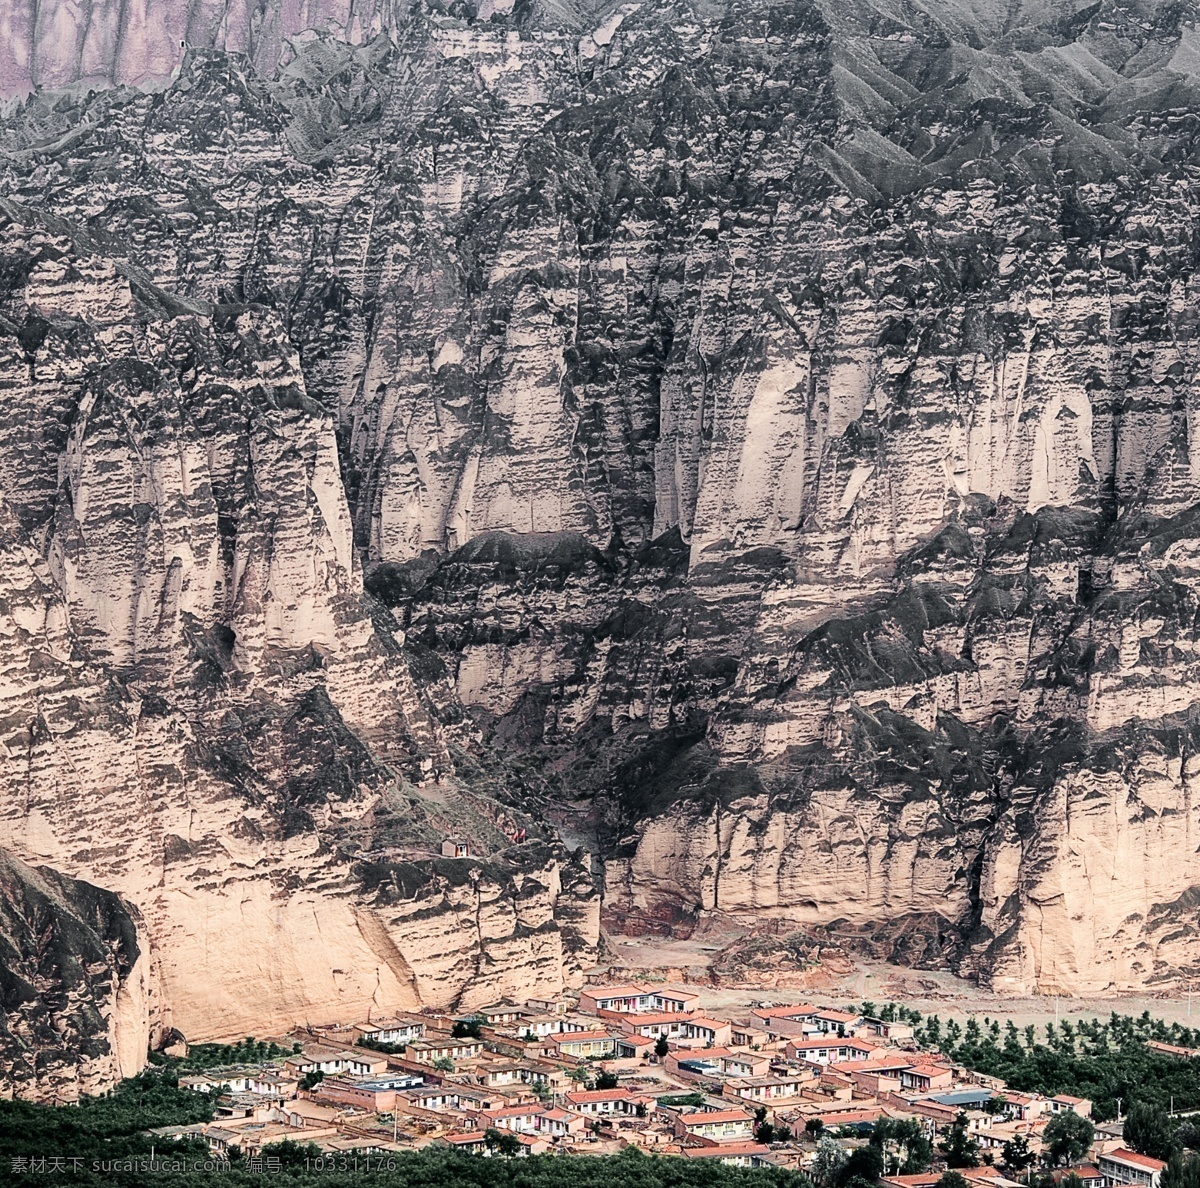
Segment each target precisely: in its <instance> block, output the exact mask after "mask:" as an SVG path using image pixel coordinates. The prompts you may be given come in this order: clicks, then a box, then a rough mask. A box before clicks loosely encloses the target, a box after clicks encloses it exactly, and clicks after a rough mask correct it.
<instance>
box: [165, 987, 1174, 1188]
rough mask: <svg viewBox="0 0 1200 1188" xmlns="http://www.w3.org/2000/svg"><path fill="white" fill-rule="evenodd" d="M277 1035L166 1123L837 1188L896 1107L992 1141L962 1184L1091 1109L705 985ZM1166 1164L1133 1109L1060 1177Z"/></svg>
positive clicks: (837, 1013) (938, 1167)
mask: <svg viewBox="0 0 1200 1188" xmlns="http://www.w3.org/2000/svg"><path fill="white" fill-rule="evenodd" d="M727 1013H733V1012H727ZM280 1042H281V1044H282V1045H283V1046H284V1048H285V1050H286V1049H288V1048H290V1049H291V1054H290V1055H285V1056H279V1057H276V1058H274V1059H272V1060H269V1061H264V1062H256V1063H255V1064H253V1065H237V1066H230V1067H219V1068H210V1069H205V1070H204V1071H201V1072H196V1073H193V1074H189V1075H183V1076H180V1078H179V1084H180V1086H181V1087H182V1088H186V1089H191V1090H195V1091H197V1092H208V1093H219V1097H218V1098H217V1104H216V1112H215V1118H214V1120H213V1121H212V1122H209V1123H201V1124H196V1125H190V1126H174V1127H163V1128H161V1129H159V1130H156V1131H153V1132H151V1134H152V1136H153V1137H156V1138H161V1139H163V1140H170V1139H181V1138H193V1139H196V1138H201V1139H203V1141H204V1142H206V1143H207V1145H208V1147H209V1149H210V1151H211V1152H212V1153H213V1154H214V1155H215V1156H218V1157H219V1156H223V1155H224V1156H227V1155H228V1154H229V1153H230V1152H232V1151H233V1150H234V1148H237V1150H238V1151H239V1152H240V1153H241V1155H242V1156H243V1157H245V1158H249V1159H255V1158H259V1159H261V1157H262V1153H263V1152H264V1150H266V1149H269V1148H271V1147H272V1146H273V1145H276V1144H279V1143H281V1142H284V1141H285V1140H291V1141H292V1142H295V1143H298V1144H304V1145H306V1146H307V1145H308V1144H312V1146H313V1147H315V1148H318V1149H319V1150H320V1151H321V1152H322V1153H324V1155H326V1156H328V1157H330V1158H331V1159H336V1158H342V1157H347V1156H350V1155H354V1156H363V1155H366V1156H377V1157H378V1156H386V1155H387V1154H388V1153H396V1152H402V1151H412V1150H414V1149H420V1148H423V1147H428V1146H432V1145H441V1146H443V1147H446V1148H452V1149H455V1150H458V1151H462V1152H469V1153H475V1154H478V1155H480V1156H482V1157H494V1156H507V1157H523V1156H530V1155H537V1154H576V1155H579V1154H583V1155H607V1154H615V1153H617V1152H620V1151H622V1150H625V1149H627V1148H631V1147H635V1148H638V1149H640V1150H642V1151H644V1152H646V1153H656V1154H660V1155H671V1156H677V1157H679V1158H681V1159H688V1160H715V1161H719V1162H720V1163H723V1164H730V1165H735V1166H740V1167H767V1166H775V1167H780V1168H787V1169H793V1170H798V1171H804V1172H808V1173H810V1174H813V1175H814V1178H815V1179H816V1180H817V1181H818V1182H822V1181H823V1180H824V1179H827V1178H828V1177H826V1176H822V1175H821V1174H820V1169H819V1167H814V1165H816V1164H818V1163H819V1161H820V1160H821V1159H823V1158H824V1159H826V1160H828V1159H829V1157H830V1152H831V1150H832V1151H833V1154H834V1156H835V1157H836V1158H840V1159H845V1158H849V1157H851V1156H852V1155H853V1153H854V1152H855V1150H856V1149H858V1148H860V1147H862V1146H864V1145H865V1144H866V1143H867V1142H868V1140H869V1137H870V1135H871V1134H872V1132H874V1131H876V1130H878V1129H879V1128H880V1124H881V1122H884V1121H885V1120H891V1121H892V1122H894V1123H898V1122H908V1123H909V1129H908V1133H916V1131H915V1127H919V1133H920V1134H921V1135H922V1136H924V1137H925V1138H927V1139H928V1140H929V1141H930V1142H931V1143H932V1144H935V1146H934V1147H933V1150H934V1151H935V1152H936V1150H937V1147H936V1144H939V1143H941V1144H942V1145H943V1146H944V1145H945V1140H946V1137H947V1136H948V1135H951V1134H952V1133H954V1132H955V1131H957V1132H960V1133H961V1136H962V1137H963V1139H964V1141H966V1142H969V1143H971V1144H973V1146H974V1147H975V1148H977V1149H978V1152H979V1158H978V1160H977V1161H976V1162H977V1164H978V1165H977V1166H960V1171H961V1175H962V1176H963V1177H964V1178H965V1179H966V1181H967V1182H968V1183H969V1184H970V1185H979V1188H1007V1186H1009V1185H1014V1184H1016V1183H1018V1182H1019V1181H1017V1180H1015V1179H1014V1178H1013V1177H1014V1175H1015V1174H1016V1173H1015V1172H1014V1170H1013V1168H1012V1167H1011V1166H1010V1165H1009V1164H1008V1163H1006V1160H1005V1158H1004V1152H1005V1151H1006V1149H1007V1150H1008V1151H1010V1152H1011V1150H1012V1149H1013V1144H1015V1145H1016V1147H1018V1148H1019V1149H1020V1150H1021V1151H1022V1152H1027V1154H1028V1162H1029V1165H1032V1164H1033V1163H1034V1162H1035V1161H1036V1160H1037V1159H1038V1157H1039V1156H1040V1155H1041V1154H1042V1152H1043V1146H1044V1141H1043V1136H1044V1134H1045V1132H1046V1129H1047V1127H1048V1126H1051V1124H1052V1120H1053V1119H1055V1118H1056V1117H1060V1116H1061V1115H1063V1114H1067V1113H1070V1114H1075V1115H1078V1116H1080V1117H1082V1118H1088V1117H1090V1114H1091V1110H1092V1103H1091V1102H1089V1101H1086V1100H1084V1099H1081V1098H1077V1097H1071V1096H1066V1095H1060V1096H1056V1097H1042V1096H1039V1095H1036V1094H1029V1093H1019V1092H1015V1091H1011V1090H1009V1089H1008V1088H1007V1087H1006V1085H1005V1084H1004V1083H1003V1082H1002V1081H1000V1080H998V1079H997V1078H994V1077H988V1076H985V1075H983V1074H980V1073H977V1072H971V1071H969V1070H967V1069H965V1068H962V1067H956V1066H955V1064H954V1062H953V1061H952V1060H950V1059H948V1058H947V1057H945V1056H943V1055H942V1054H940V1053H937V1052H930V1051H922V1050H921V1049H920V1048H919V1046H918V1044H917V1042H916V1039H915V1033H914V1029H913V1027H912V1026H910V1025H909V1024H907V1023H905V1022H901V1021H897V1020H896V1019H895V1018H879V1017H868V1016H865V1015H862V1014H857V1013H855V1010H854V1009H848V1010H843V1009H837V1008H834V1007H830V1006H821V1005H814V1004H809V1003H795V1004H780V1003H777V1002H768V1001H763V1002H761V1003H759V1004H758V1005H755V1006H751V1007H749V1008H747V1009H746V1010H745V1012H744V1013H741V1014H739V1017H736V1018H724V1017H720V1015H719V1014H718V1013H715V1012H712V1011H709V1010H706V1009H702V1007H701V1005H700V998H699V995H698V994H697V993H695V992H693V991H690V990H687V989H677V988H673V987H670V986H667V985H657V984H655V985H634V984H631V985H612V986H587V987H585V988H584V989H583V990H581V991H580V992H579V993H578V995H577V996H575V995H570V996H566V995H564V996H563V997H561V998H554V999H531V1000H529V1001H526V1002H523V1003H519V1004H518V1003H507V1002H505V1003H497V1004H495V1005H493V1006H489V1007H486V1008H483V1009H481V1010H478V1011H474V1012H471V1013H469V1014H457V1015H449V1014H445V1013H441V1012H437V1011H429V1012H427V1013H399V1014H393V1015H390V1016H388V1017H386V1018H371V1019H364V1020H360V1021H347V1022H344V1023H339V1024H336V1025H329V1026H311V1027H303V1028H296V1029H294V1030H293V1031H292V1032H291V1033H290V1034H289V1035H288V1036H286V1037H280ZM1160 1046H1161V1045H1160ZM1190 1055H1191V1053H1189V1052H1186V1051H1183V1050H1181V1051H1180V1052H1179V1056H1180V1058H1181V1059H1186V1058H1189V1057H1190ZM831 1144H836V1146H835V1147H833V1148H831ZM1047 1162H1050V1161H1047ZM950 1163H951V1166H953V1165H954V1161H953V1160H951V1161H950ZM945 1164H946V1160H945V1159H943V1158H942V1157H940V1156H938V1155H936V1154H935V1157H934V1159H933V1160H932V1162H931V1166H929V1167H928V1169H927V1170H923V1171H921V1172H919V1173H917V1174H900V1173H899V1172H897V1173H896V1174H891V1175H884V1177H883V1178H882V1183H883V1184H884V1185H885V1186H887V1188H932V1186H933V1185H935V1184H937V1182H938V1180H939V1179H940V1178H941V1176H942V1175H943V1173H944V1171H945ZM1165 1166H1166V1165H1165V1164H1164V1163H1163V1162H1161V1161H1159V1160H1157V1159H1153V1158H1150V1157H1148V1156H1146V1155H1142V1154H1138V1153H1136V1152H1134V1151H1132V1150H1130V1149H1128V1148H1127V1147H1126V1146H1125V1145H1124V1142H1123V1140H1122V1127H1121V1124H1120V1122H1115V1123H1107V1124H1105V1123H1101V1124H1098V1125H1097V1126H1096V1127H1095V1131H1094V1137H1093V1138H1092V1140H1091V1142H1090V1145H1089V1147H1088V1148H1087V1149H1086V1150H1085V1151H1083V1152H1078V1153H1077V1158H1075V1159H1073V1160H1071V1161H1069V1163H1068V1165H1066V1166H1060V1167H1058V1168H1057V1169H1056V1170H1055V1171H1054V1176H1055V1178H1056V1179H1061V1178H1062V1177H1063V1176H1067V1175H1074V1176H1077V1177H1078V1178H1079V1180H1080V1181H1081V1182H1082V1186H1083V1188H1111V1186H1113V1185H1124V1184H1131V1185H1139V1186H1142V1188H1158V1185H1159V1180H1160V1177H1161V1174H1162V1172H1163V1169H1164V1167H1165ZM1070 1184H1071V1188H1079V1186H1078V1185H1076V1184H1075V1181H1074V1180H1073V1179H1072V1180H1071V1181H1070Z"/></svg>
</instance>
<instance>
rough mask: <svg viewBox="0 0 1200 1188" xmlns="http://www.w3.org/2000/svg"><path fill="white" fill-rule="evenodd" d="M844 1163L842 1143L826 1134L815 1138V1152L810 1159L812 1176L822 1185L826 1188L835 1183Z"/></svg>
mask: <svg viewBox="0 0 1200 1188" xmlns="http://www.w3.org/2000/svg"><path fill="white" fill-rule="evenodd" d="M845 1163H846V1152H845V1151H844V1150H842V1144H841V1143H839V1142H838V1141H837V1140H836V1139H835V1138H833V1137H832V1136H830V1135H828V1134H823V1135H821V1137H820V1139H818V1140H817V1150H816V1154H814V1156H813V1161H812V1177H813V1179H814V1180H815V1181H816V1182H817V1183H818V1184H820V1185H821V1186H822V1188H828V1186H829V1185H831V1184H836V1183H837V1180H838V1176H839V1175H840V1173H841V1170H842V1168H843V1167H844V1166H845Z"/></svg>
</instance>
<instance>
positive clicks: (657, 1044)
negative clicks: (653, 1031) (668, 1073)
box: [654, 1035, 671, 1060]
mask: <svg viewBox="0 0 1200 1188" xmlns="http://www.w3.org/2000/svg"><path fill="white" fill-rule="evenodd" d="M670 1050H671V1045H670V1044H669V1043H667V1037H666V1036H665V1035H660V1036H659V1037H658V1039H656V1040H655V1041H654V1055H655V1056H657V1057H658V1058H659V1060H661V1059H662V1058H663V1057H664V1056H665V1055H666V1054H667V1053H668V1052H669V1051H670Z"/></svg>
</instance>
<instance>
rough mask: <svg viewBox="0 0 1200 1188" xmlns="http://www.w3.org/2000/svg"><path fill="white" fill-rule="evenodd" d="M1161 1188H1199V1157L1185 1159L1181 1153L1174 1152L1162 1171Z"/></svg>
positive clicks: (1193, 1156)
mask: <svg viewBox="0 0 1200 1188" xmlns="http://www.w3.org/2000/svg"><path fill="white" fill-rule="evenodd" d="M1162 1188H1200V1156H1196V1155H1192V1156H1190V1157H1189V1158H1187V1159H1185V1158H1184V1157H1183V1152H1182V1151H1174V1152H1172V1154H1171V1158H1170V1159H1168V1160H1167V1166H1166V1167H1165V1168H1164V1169H1163V1174H1162Z"/></svg>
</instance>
